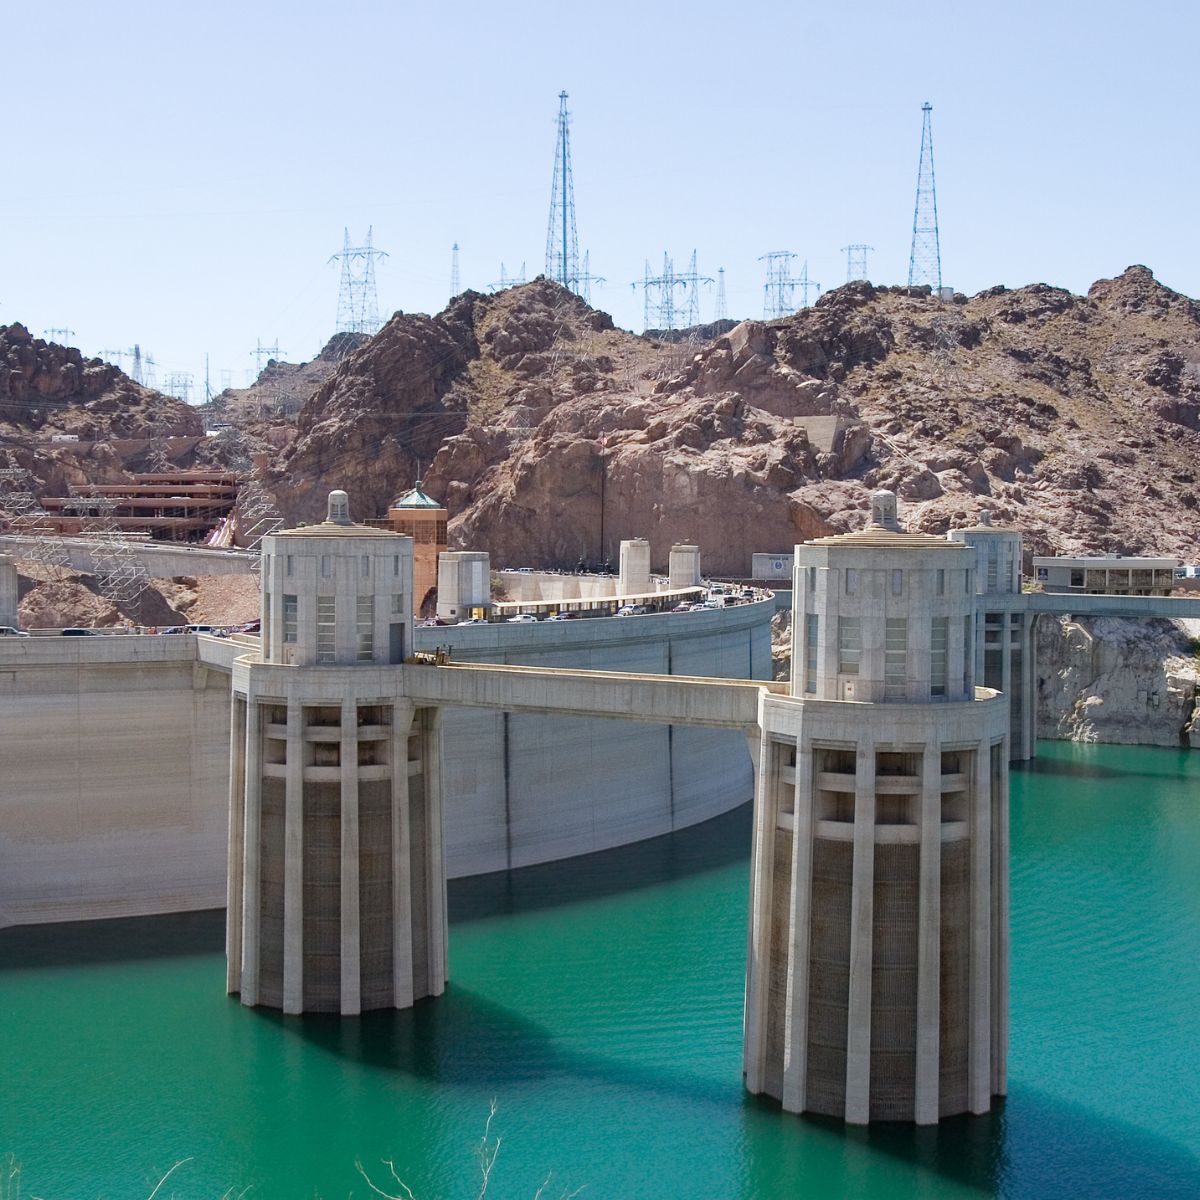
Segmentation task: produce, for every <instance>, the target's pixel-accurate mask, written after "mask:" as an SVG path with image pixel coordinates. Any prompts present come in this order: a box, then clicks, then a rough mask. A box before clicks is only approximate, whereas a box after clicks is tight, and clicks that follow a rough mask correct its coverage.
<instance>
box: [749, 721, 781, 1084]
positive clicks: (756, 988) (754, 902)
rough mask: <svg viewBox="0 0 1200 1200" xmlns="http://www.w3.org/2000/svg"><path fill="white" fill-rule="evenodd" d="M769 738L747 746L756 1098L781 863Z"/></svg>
mask: <svg viewBox="0 0 1200 1200" xmlns="http://www.w3.org/2000/svg"><path fill="white" fill-rule="evenodd" d="M765 736H766V735H765V733H764V732H763V731H762V730H761V729H759V728H757V727H755V728H754V729H753V730H747V731H746V744H747V746H748V747H749V749H750V758H751V761H752V762H753V763H754V847H753V856H754V857H753V863H752V867H751V874H750V881H751V882H750V922H749V930H748V934H747V946H746V1015H745V1023H746V1027H745V1034H744V1039H743V1046H744V1050H743V1060H742V1070H743V1072H744V1074H745V1077H746V1087H747V1088H748V1089H749V1090H750V1091H751V1092H753V1093H755V1094H756V1095H757V1094H758V1093H760V1092H762V1090H763V1075H764V1068H765V1061H764V1056H765V1054H766V1042H767V998H768V996H767V992H768V986H769V975H770V969H771V888H772V885H773V880H772V876H773V874H774V863H775V840H774V839H775V825H776V823H777V822H778V820H779V814H778V812H777V811H776V807H775V805H774V804H772V803H770V799H771V796H772V795H773V793H774V790H775V789H773V788H771V787H770V786H769V783H768V780H767V779H766V778H764V776H765V772H764V771H762V770H760V769H759V766H760V763H769V762H770V761H771V759H770V748H769V747H768V746H766V745H764V744H763V743H764V741H765Z"/></svg>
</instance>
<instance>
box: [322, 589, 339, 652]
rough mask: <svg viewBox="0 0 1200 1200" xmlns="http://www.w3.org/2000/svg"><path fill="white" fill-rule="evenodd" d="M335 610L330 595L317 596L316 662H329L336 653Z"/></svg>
mask: <svg viewBox="0 0 1200 1200" xmlns="http://www.w3.org/2000/svg"><path fill="white" fill-rule="evenodd" d="M336 614H337V610H336V607H335V601H334V598H333V597H332V596H318V597H317V662H319V663H331V662H333V660H334V658H335V656H336V653H337V641H336V638H335V634H334V623H335V618H336Z"/></svg>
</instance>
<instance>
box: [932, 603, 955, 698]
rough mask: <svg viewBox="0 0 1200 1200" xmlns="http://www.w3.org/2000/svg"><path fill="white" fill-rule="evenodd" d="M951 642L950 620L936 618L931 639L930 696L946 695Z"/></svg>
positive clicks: (947, 618)
mask: <svg viewBox="0 0 1200 1200" xmlns="http://www.w3.org/2000/svg"><path fill="white" fill-rule="evenodd" d="M949 640H950V618H949V617H934V618H933V626H932V629H931V630H930V637H929V694H930V695H931V696H944V695H945V694H946V660H947V649H948V643H949Z"/></svg>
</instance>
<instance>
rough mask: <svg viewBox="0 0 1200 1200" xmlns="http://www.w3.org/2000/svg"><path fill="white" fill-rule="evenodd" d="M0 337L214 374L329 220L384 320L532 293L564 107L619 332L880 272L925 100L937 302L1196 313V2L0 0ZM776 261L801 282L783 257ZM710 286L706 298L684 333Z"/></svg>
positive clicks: (331, 246) (289, 327) (898, 224)
mask: <svg viewBox="0 0 1200 1200" xmlns="http://www.w3.org/2000/svg"><path fill="white" fill-rule="evenodd" d="M0 18H2V21H3V28H4V29H5V31H6V36H5V39H4V40H5V50H4V55H3V68H2V69H0V111H3V112H4V113H5V114H6V118H7V119H6V121H5V135H4V153H3V156H2V157H0V320H2V321H5V322H8V321H13V320H20V321H22V322H24V323H25V324H27V325H29V326H30V327H31V328H32V329H33V330H34V331H35V332H37V333H41V332H42V331H43V330H44V329H46V328H48V327H63V326H65V327H69V328H71V329H74V330H75V331H76V337H75V339H74V340H75V341H76V343H77V344H78V345H79V346H80V347H81V348H82V349H83V350H85V351H86V352H95V351H98V350H100V349H102V348H108V347H128V346H130V345H132V344H133V343H134V342H135V341H136V342H138V343H140V344H141V346H142V347H143V348H144V349H145V350H148V351H150V352H151V353H153V354H154V355H155V356H156V358H157V361H158V378H159V381H160V384H161V382H162V381H163V378H164V376H165V374H166V372H168V371H170V370H190V371H193V372H195V373H196V374H197V376H199V375H200V374H201V373H202V371H203V362H204V353H205V351H208V352H210V354H211V362H212V371H213V381H214V384H219V382H220V379H221V374H220V373H221V371H223V370H224V371H229V372H232V374H233V379H234V382H235V383H237V384H239V385H240V384H242V383H243V382H244V376H245V371H246V369H247V368H249V367H250V366H251V365H252V361H253V360H252V357H251V351H252V350H253V349H254V345H255V339H256V338H258V337H261V338H262V339H263V341H264V342H271V341H273V340H274V339H275V338H278V339H279V343H280V346H281V347H282V348H283V349H284V350H286V351H287V352H288V355H287V357H289V358H290V359H292V360H294V361H298V360H300V359H302V358H308V357H311V356H312V355H313V354H314V353H315V352H316V351H317V350H319V348H320V346H321V345H322V343H323V342H324V341H325V339H326V338H327V337H328V335H329V334H330V333H331V332H332V331H333V327H334V321H335V316H336V306H337V288H338V276H337V270H336V268H335V267H333V266H329V265H327V261H326V260H327V259H328V257H329V256H330V254H332V253H334V252H335V251H337V250H338V249H340V247H341V240H342V228H343V226H345V225H348V226H349V227H350V229H351V233H352V235H353V236H355V237H356V238H357V237H360V236H361V235H362V234H363V233H364V232H365V229H366V227H367V225H373V226H374V230H375V243H376V245H377V246H379V247H381V248H382V249H385V250H387V251H389V252H390V257H389V258H388V259H387V260H386V261H385V262H384V263H383V264H382V265H381V266H380V268H379V272H378V281H379V298H380V308H381V311H382V312H384V313H390V312H391V311H393V310H394V309H403V310H405V311H427V312H436V311H438V310H439V309H440V308H441V307H442V306H443V305H444V303H445V301H446V298H447V295H448V292H449V282H450V246H451V243H452V242H455V241H457V242H458V243H459V245H460V247H461V261H462V281H463V285H464V286H473V287H476V288H479V289H481V290H483V289H485V288H486V285H487V284H488V283H489V282H490V281H492V280H495V279H497V278H498V277H499V272H500V263H501V260H503V261H504V262H505V264H506V265H507V266H508V268H509V270H510V271H514V270H516V269H517V268H519V265H520V263H521V262H522V260H524V262H525V263H526V266H527V270H528V272H529V275H530V277H532V276H533V275H534V274H536V273H538V272H539V271H540V270H541V269H542V265H543V259H544V253H545V237H546V220H547V215H548V209H549V200H550V183H551V172H552V167H553V154H554V138H555V117H556V113H557V107H558V101H557V94H558V92H559V91H560V90H561V89H564V88H565V89H566V90H567V91H568V92H569V93H570V101H569V105H570V108H571V111H572V115H573V128H572V151H573V155H574V168H575V193H576V206H577V211H578V228H579V238H580V245H581V247H586V248H588V249H590V251H591V262H592V269H593V271H596V272H598V273H599V274H602V275H605V276H607V277H608V280H609V283H608V285H607V286H606V287H605V288H603V289H600V290H597V291H596V292H594V294H593V302H594V303H596V304H597V306H598V307H602V308H605V309H607V310H608V311H610V312H612V313H613V315H614V317H615V318H616V320H617V321H618V323H619V324H622V325H624V326H626V327H630V328H636V329H640V328H641V320H642V300H641V293H640V291H639V292H636V293H635V292H633V291H632V290H631V289H630V286H629V284H630V282H631V281H632V280H635V279H637V278H639V277H640V276H641V275H642V271H643V262H644V260H645V259H647V258H649V259H650V261H651V263H652V264H658V263H661V260H662V254H663V251H664V250H667V251H669V252H670V253H671V254H672V255H673V256H674V258H675V262H676V266H677V267H682V266H683V265H684V263H685V262H686V259H687V257H688V256H689V255H690V252H691V250H692V248H693V247H695V248H697V249H698V250H699V266H700V269H701V270H702V271H703V272H705V273H708V274H711V275H716V272H717V268H718V267H720V266H724V267H725V268H726V273H727V280H728V295H729V307H730V315H732V316H743V315H749V316H759V315H761V312H762V282H763V277H762V266H761V264H760V263H759V262H758V261H757V259H758V256H759V255H761V254H763V253H764V252H766V251H768V250H776V249H790V250H794V251H796V252H797V253H798V254H800V256H801V258H807V259H808V262H809V270H810V274H811V276H812V277H813V278H814V279H817V280H819V281H821V282H822V283H823V284H825V285H826V286H827V287H828V286H831V285H836V284H838V283H840V282H842V281H843V280H844V277H845V260H844V256H843V255H841V254H840V253H839V247H841V246H844V245H845V244H846V243H847V242H867V243H870V244H871V245H873V246H874V247H875V248H876V249H875V253H874V254H873V255H872V256H871V271H870V273H871V277H872V278H873V279H874V280H875V281H876V282H881V283H895V282H903V281H904V278H905V276H906V272H907V266H908V251H909V239H910V235H911V224H912V207H913V193H914V187H915V181H916V170H917V156H918V149H919V143H920V127H921V115H920V106H921V103H922V102H923V101H924V100H929V101H930V102H931V103H932V104H933V106H934V113H933V120H934V144H935V151H936V165H937V182H938V203H939V211H940V217H941V233H942V261H943V276H944V279H945V281H946V282H947V283H950V284H953V285H954V286H955V287H957V288H959V289H960V290H963V291H966V292H973V291H977V290H979V289H981V288H984V287H988V286H991V285H993V284H996V283H1004V284H1008V285H1010V286H1019V285H1021V284H1025V283H1029V282H1035V281H1046V282H1049V283H1054V284H1058V285H1061V286H1064V287H1068V288H1071V289H1072V290H1075V291H1081V290H1084V289H1086V288H1087V286H1088V285H1089V284H1090V283H1091V282H1092V281H1093V280H1094V279H1096V278H1099V277H1102V276H1107V275H1112V274H1114V273H1115V272H1118V271H1120V270H1122V269H1123V268H1124V267H1125V266H1127V265H1128V264H1130V263H1133V262H1142V263H1145V264H1147V265H1148V266H1150V267H1151V268H1152V269H1153V270H1154V271H1155V273H1156V274H1157V275H1158V277H1159V278H1160V279H1162V280H1163V281H1164V282H1166V283H1167V284H1169V285H1170V286H1172V287H1175V288H1178V289H1179V290H1181V291H1184V292H1187V293H1189V294H1192V295H1195V294H1197V293H1198V292H1200V252H1198V250H1197V245H1196V237H1195V227H1196V211H1197V197H1198V196H1200V178H1198V176H1200V171H1198V168H1197V136H1196V115H1197V113H1196V109H1197V104H1196V98H1195V83H1194V80H1195V73H1196V68H1195V59H1196V55H1197V45H1198V41H1200V39H1198V38H1197V33H1198V32H1200V30H1198V26H1200V18H1198V17H1197V10H1196V8H1195V6H1194V5H1191V4H1188V3H1184V2H1182V0H1181V2H1179V3H1174V4H1168V3H1160V2H1155V0H1149V2H1146V3H1141V4H1138V5H1131V4H1127V3H1122V4H1118V3H1112V2H1110V0H1093V2H1092V3H1083V2H1062V3H1054V2H1053V0H1042V2H1041V3H1030V2H1027V0H1017V2H1006V3H993V4H989V5H987V6H984V5H979V4H974V3H964V2H963V0H958V2H957V3H942V2H934V3H927V4H923V5H922V4H900V3H895V4H889V3H882V2H878V0H877V2H862V3H854V2H848V0H843V3H841V4H839V5H830V4H819V5H818V4H810V3H805V2H800V0H798V2H795V3H777V4H765V3H757V2H754V0H746V2H743V3H739V4H720V5H718V4H713V3H708V2H706V0H698V2H695V3H688V4H674V3H672V4H663V3H660V4H654V3H647V2H645V0H643V2H642V3H637V4H634V3H626V2H625V0H601V2H600V3H594V4H577V3H562V2H561V0H560V2H558V3H521V2H520V0H509V2H508V3H497V2H495V0H492V2H490V3H480V2H478V0H458V2H456V3H453V4H428V3H427V4H421V5H416V4H411V3H406V2H403V0H400V2H395V3H391V4H388V3H374V4H369V3H363V2H361V0H342V2H341V3H338V4H330V3H322V4H316V3H311V2H309V0H297V2H293V3H286V4H285V3H255V2H254V0H246V2H244V3H228V2H227V0H209V2H206V3H204V4H189V5H184V4H179V3H172V2H169V0H166V2H164V0H158V2H157V3H134V2H127V0H112V2H109V3H104V4H97V3H95V2H94V0H87V2H83V0H58V2H56V3H48V4H36V5H33V4H20V5H19V4H17V3H15V2H14V0H4V3H3V5H2V7H0ZM797 265H798V264H797ZM712 300H713V295H712V293H711V292H710V293H709V294H708V295H707V296H705V297H704V301H703V306H702V312H701V316H702V318H703V319H709V318H710V316H711V312H712Z"/></svg>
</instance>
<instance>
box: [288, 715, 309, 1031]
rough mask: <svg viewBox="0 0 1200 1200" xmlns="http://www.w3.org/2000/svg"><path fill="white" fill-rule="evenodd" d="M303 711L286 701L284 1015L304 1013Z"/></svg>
mask: <svg viewBox="0 0 1200 1200" xmlns="http://www.w3.org/2000/svg"><path fill="white" fill-rule="evenodd" d="M303 722H304V709H303V708H302V707H301V705H300V701H299V700H297V699H296V698H295V697H292V696H289V697H288V706H287V767H286V772H285V777H284V779H285V782H284V802H283V1011H284V1012H285V1013H298V1012H303V1011H304V724H303Z"/></svg>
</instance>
